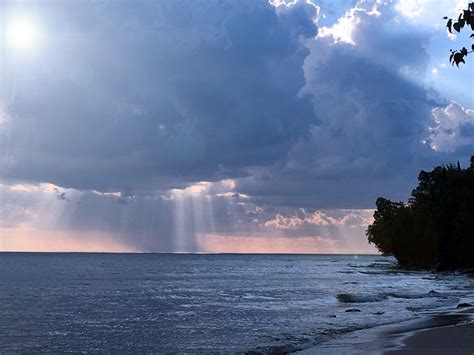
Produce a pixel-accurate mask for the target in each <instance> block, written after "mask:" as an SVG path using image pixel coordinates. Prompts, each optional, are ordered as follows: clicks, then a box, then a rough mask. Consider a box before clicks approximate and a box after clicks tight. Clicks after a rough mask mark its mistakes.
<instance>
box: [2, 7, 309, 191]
mask: <svg viewBox="0 0 474 355" xmlns="http://www.w3.org/2000/svg"><path fill="white" fill-rule="evenodd" d="M41 13H42V15H43V19H44V21H45V23H47V24H48V27H47V30H48V36H46V37H45V40H44V42H45V46H44V48H43V50H42V53H41V55H42V56H43V57H42V58H39V57H38V58H36V59H35V61H24V62H21V69H20V70H21V73H20V74H19V73H18V72H15V73H13V71H14V70H18V66H15V68H16V69H14V64H15V63H14V60H15V58H13V57H12V58H7V60H6V62H5V63H6V68H7V70H8V69H9V70H10V72H9V73H7V75H8V78H9V79H11V80H14V81H15V83H14V87H13V84H12V88H11V90H14V91H15V92H14V95H13V99H11V100H10V101H9V102H8V104H7V105H6V111H7V112H8V114H9V116H10V117H12V118H14V119H11V120H9V122H7V126H8V134H7V133H5V132H6V131H5V132H3V133H4V136H3V137H2V140H3V141H4V144H6V145H7V148H8V149H5V150H3V151H2V153H3V155H4V157H3V159H2V168H1V170H2V175H3V177H8V178H16V179H30V180H36V181H48V182H52V183H55V184H57V185H60V186H63V187H73V188H78V189H95V190H101V191H116V190H122V191H133V190H136V189H141V188H150V187H152V188H165V187H171V186H180V184H183V183H187V182H192V181H198V180H214V179H218V178H223V177H226V176H233V177H235V176H243V175H246V174H247V168H248V167H251V166H264V165H268V164H271V163H272V162H274V161H276V160H278V159H280V158H281V156H282V155H284V154H286V153H287V152H288V150H289V148H290V146H291V145H293V144H294V143H295V142H296V141H297V140H298V139H299V138H301V137H302V136H304V135H306V134H307V133H308V128H309V125H310V124H311V123H314V122H315V116H314V113H313V108H312V105H311V103H310V100H309V99H308V98H307V97H305V96H301V95H299V91H300V90H301V88H302V87H303V86H304V83H305V81H304V72H303V68H302V65H303V61H304V59H305V58H306V56H307V55H308V54H309V51H308V50H307V48H306V47H305V46H304V45H303V43H302V39H304V38H306V37H310V36H314V35H315V34H316V26H315V24H314V22H313V21H312V17H314V16H316V13H317V8H316V7H315V6H313V5H311V4H306V3H300V4H296V5H293V6H291V7H286V6H284V7H280V8H278V9H275V7H274V6H272V5H271V4H269V3H268V2H266V1H239V2H234V1H200V2H197V1H162V2H155V1H141V2H139V3H138V4H137V3H133V5H132V3H130V2H95V1H90V2H85V1H83V2H74V3H69V2H63V3H59V2H57V3H48V4H45V5H44V7H41ZM8 89H10V88H8ZM8 91H10V90H7V89H6V88H4V90H2V93H3V94H4V96H5V97H4V100H7V99H6V96H8V95H6V93H7V92H8Z"/></svg>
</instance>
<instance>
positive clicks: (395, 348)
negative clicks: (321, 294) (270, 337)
mask: <svg viewBox="0 0 474 355" xmlns="http://www.w3.org/2000/svg"><path fill="white" fill-rule="evenodd" d="M473 315H474V307H466V308H462V309H453V310H450V311H446V312H443V313H441V312H438V313H432V314H426V315H423V316H422V317H421V318H418V319H414V320H409V321H405V322H402V323H395V324H387V325H381V326H377V327H374V328H369V329H363V330H358V331H354V332H351V333H347V334H344V335H341V336H340V337H338V338H337V339H332V340H329V341H327V342H323V343H321V344H318V345H316V346H312V347H309V348H307V349H304V350H301V351H297V352H295V354H299V355H308V354H321V355H336V354H337V355H346V354H347V355H350V354H373V355H375V354H384V355H391V354H400V355H409V354H435V355H437V354H439V355H441V354H443V355H444V354H454V355H461V354H468V355H472V354H474V317H473Z"/></svg>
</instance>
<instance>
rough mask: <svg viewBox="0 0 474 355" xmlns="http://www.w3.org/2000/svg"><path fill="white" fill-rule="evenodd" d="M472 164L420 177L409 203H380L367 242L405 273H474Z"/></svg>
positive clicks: (441, 169) (435, 170) (382, 200)
mask: <svg viewBox="0 0 474 355" xmlns="http://www.w3.org/2000/svg"><path fill="white" fill-rule="evenodd" d="M470 163H471V165H470V167H469V168H467V169H462V168H461V166H460V164H459V163H458V164H456V165H454V164H450V165H447V166H438V167H436V168H434V169H433V170H432V171H431V172H426V171H421V172H420V174H419V176H418V181H419V183H418V186H417V187H416V188H415V189H414V190H413V191H412V194H411V198H410V199H409V201H408V203H403V202H392V201H390V200H387V199H384V198H378V199H377V201H376V207H377V209H376V211H375V213H374V223H373V224H372V225H370V226H369V227H368V228H367V237H368V240H369V242H370V243H372V244H375V246H376V247H377V248H378V249H379V250H380V251H381V252H382V253H383V254H384V255H393V256H395V258H396V259H397V261H398V263H399V264H400V265H402V266H406V267H416V268H433V267H438V268H439V269H455V268H465V267H474V156H472V157H471V161H470Z"/></svg>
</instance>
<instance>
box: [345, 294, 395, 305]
mask: <svg viewBox="0 0 474 355" xmlns="http://www.w3.org/2000/svg"><path fill="white" fill-rule="evenodd" d="M336 298H337V300H338V301H339V302H341V303H367V302H380V301H383V300H385V299H387V298H388V295H385V294H378V295H373V294H362V293H360V294H353V293H339V294H338V295H337V296H336Z"/></svg>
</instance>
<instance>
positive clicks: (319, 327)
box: [0, 253, 474, 353]
mask: <svg viewBox="0 0 474 355" xmlns="http://www.w3.org/2000/svg"><path fill="white" fill-rule="evenodd" d="M473 286H474V282H473V280H472V279H470V278H468V277H465V276H463V275H452V274H444V275H436V274H430V273H424V272H402V271H400V270H398V269H396V268H395V267H394V264H393V261H392V260H391V259H384V258H381V257H380V256H358V257H354V256H334V255H333V256H324V255H305V256H304V255H299V256H298V255H170V254H21V253H18V254H16V253H15V254H8V253H3V254H2V253H0V352H5V351H18V352H33V351H35V352H36V351H45V352H61V353H62V352H84V351H85V352H104V351H106V352H218V351H226V352H228V351H238V352H240V351H249V350H260V351H268V350H271V349H280V350H282V349H284V350H291V349H299V348H304V347H305V346H308V345H311V344H315V343H318V342H321V341H324V340H326V339H328V338H331V337H334V336H337V335H338V334H339V333H342V332H347V331H350V330H353V329H360V328H366V327H370V326H375V325H379V324H384V323H390V322H397V321H401V320H405V319H410V318H413V317H416V316H418V315H419V314H421V313H426V312H429V311H433V310H437V309H440V308H443V307H450V306H453V305H455V304H456V303H457V302H458V301H459V300H462V299H463V298H464V297H468V296H470V295H469V293H470V292H472V291H471V290H472V289H473ZM354 308H356V309H358V310H359V311H360V312H357V311H355V312H346V311H347V310H348V309H354Z"/></svg>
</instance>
